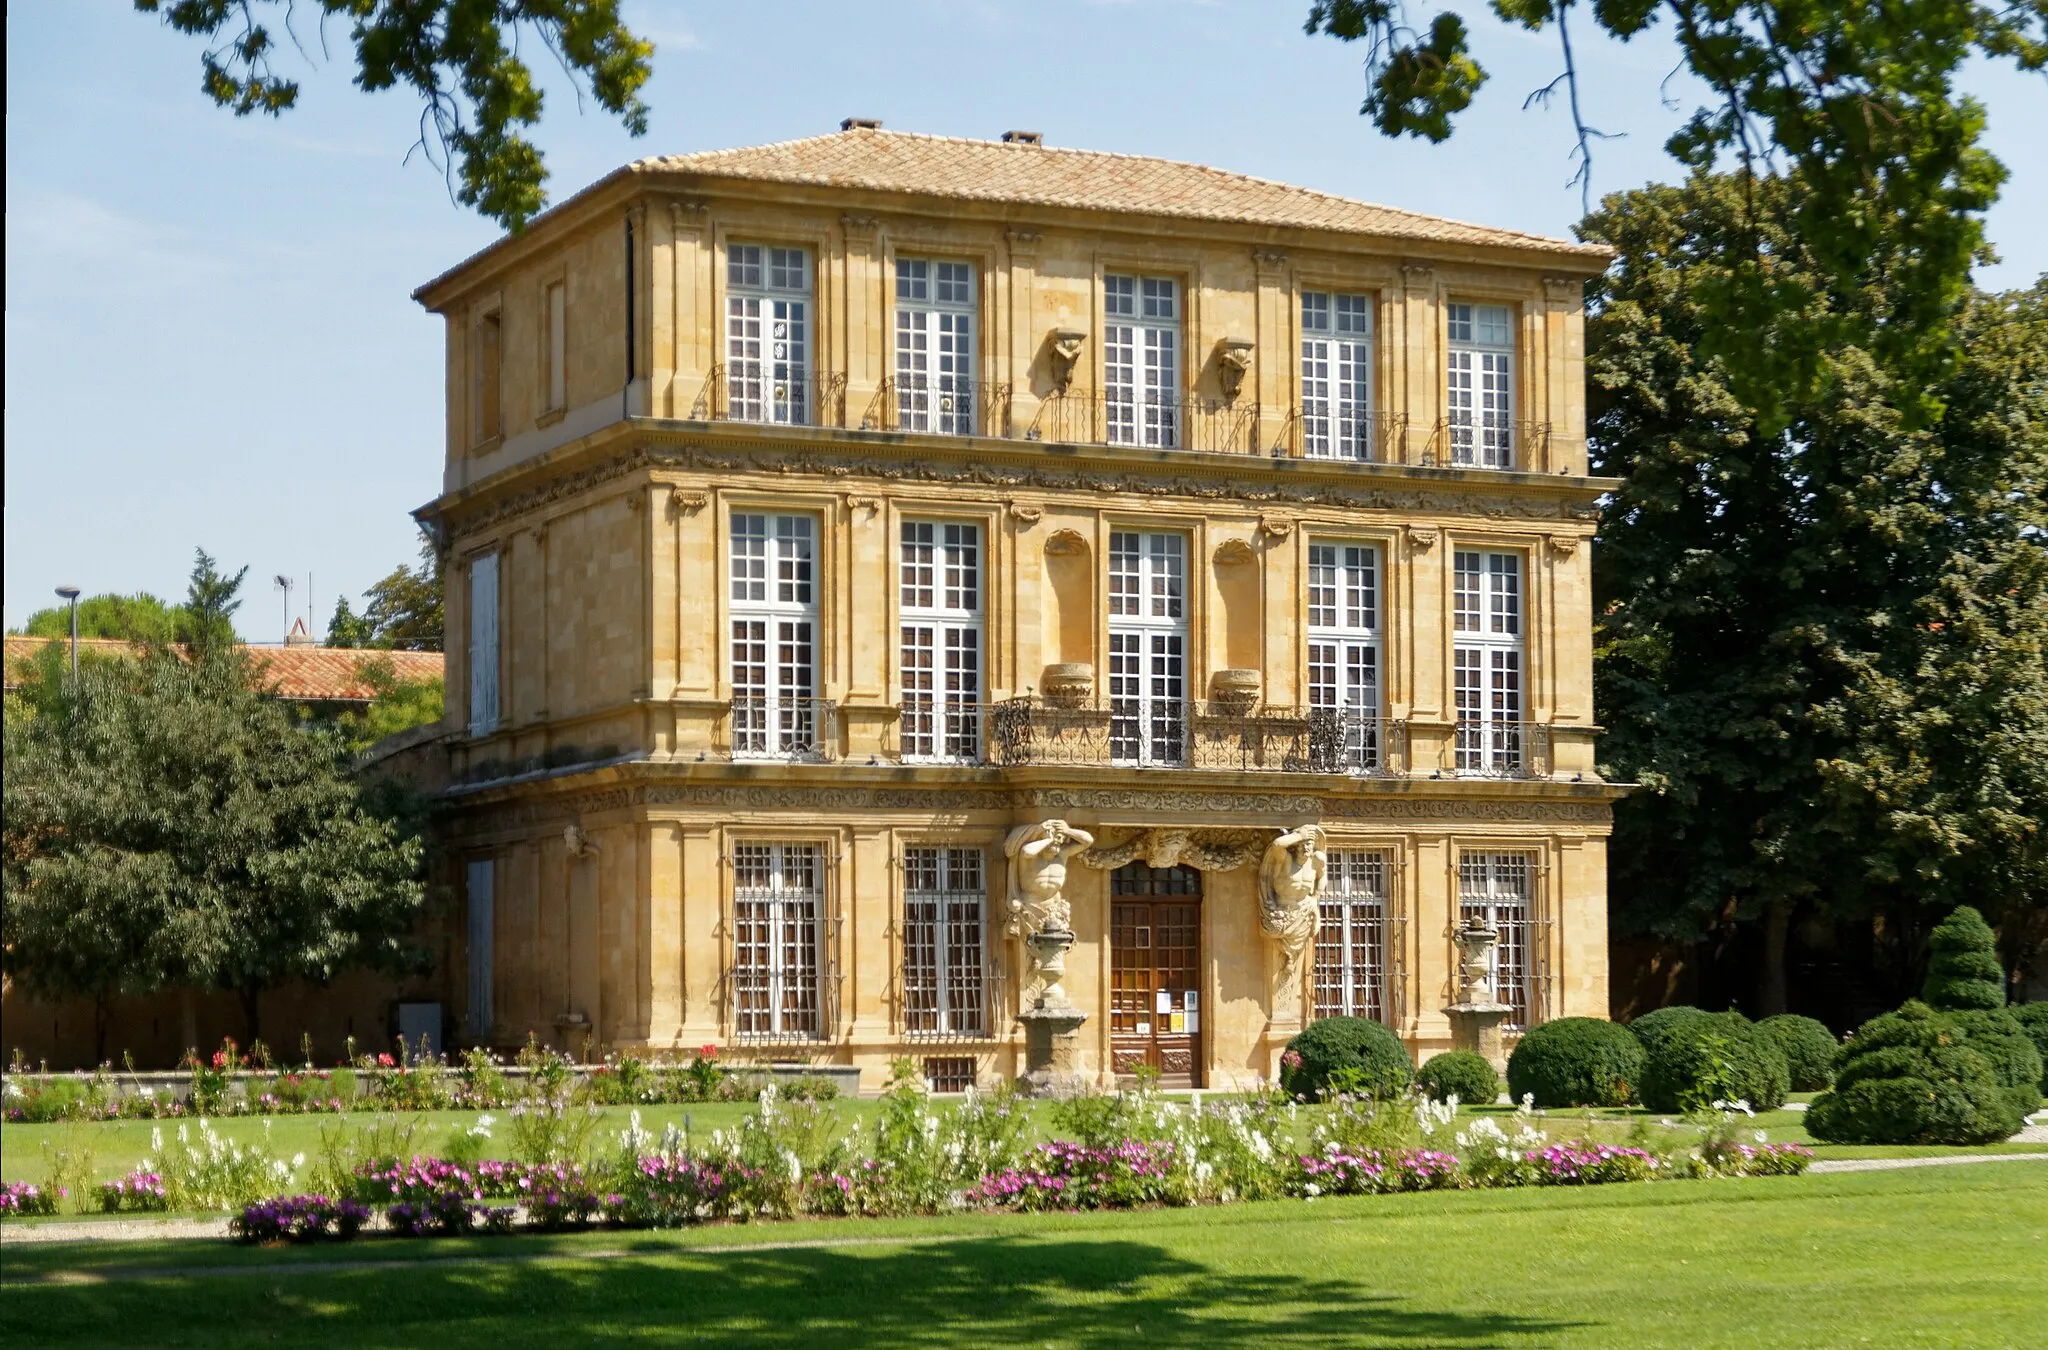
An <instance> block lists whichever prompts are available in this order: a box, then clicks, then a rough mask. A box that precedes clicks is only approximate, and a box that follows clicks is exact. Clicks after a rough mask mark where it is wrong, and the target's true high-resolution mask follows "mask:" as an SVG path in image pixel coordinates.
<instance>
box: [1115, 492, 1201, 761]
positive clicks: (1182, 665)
mask: <svg viewBox="0 0 2048 1350" xmlns="http://www.w3.org/2000/svg"><path fill="white" fill-rule="evenodd" d="M1186 573H1187V540H1186V539H1185V538H1184V537H1182V536H1181V535H1177V534H1144V533H1139V532H1137V531H1125V530H1117V531H1114V532H1112V533H1111V534H1110V536H1109V712H1110V720H1109V753H1110V758H1111V759H1112V760H1115V761H1117V762H1120V763H1125V764H1178V763H1181V762H1182V760H1183V759H1184V758H1185V754H1186V746H1185V742H1186V737H1187V640H1188V620H1187V605H1186V588H1187V576H1186Z"/></svg>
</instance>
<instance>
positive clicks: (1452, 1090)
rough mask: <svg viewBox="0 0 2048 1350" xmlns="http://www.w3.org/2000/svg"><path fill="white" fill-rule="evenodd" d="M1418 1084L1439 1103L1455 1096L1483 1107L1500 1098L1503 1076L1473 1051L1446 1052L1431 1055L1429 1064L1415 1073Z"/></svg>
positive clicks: (1462, 1100) (1482, 1056) (1484, 1058)
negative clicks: (1501, 1078) (1501, 1077)
mask: <svg viewBox="0 0 2048 1350" xmlns="http://www.w3.org/2000/svg"><path fill="white" fill-rule="evenodd" d="M1415 1081H1416V1082H1417V1083H1420V1084H1421V1085H1422V1090H1423V1091H1424V1092H1427V1093H1428V1094H1429V1095H1430V1096H1431V1097H1432V1098H1433V1099H1435V1100H1436V1101H1445V1100H1447V1099H1449V1098H1451V1097H1453V1096H1455V1097H1456V1098H1457V1099H1458V1100H1459V1101H1461V1102H1465V1103H1467V1104H1468V1105H1469V1104H1471V1103H1475V1102H1476V1103H1478V1104H1479V1105H1481V1106H1484V1105H1486V1104H1488V1103H1489V1102H1492V1101H1494V1100H1495V1099H1496V1098H1498V1097H1499V1096H1500V1075H1499V1074H1497V1073H1495V1072H1494V1071H1493V1065H1491V1064H1489V1063H1487V1062H1486V1057H1485V1056H1484V1055H1475V1054H1473V1053H1472V1052H1471V1051H1470V1050H1446V1051H1445V1052H1444V1053H1442V1054H1441V1055H1431V1056H1430V1057H1429V1063H1427V1064H1425V1065H1423V1066H1422V1068H1421V1069H1420V1070H1418V1071H1417V1072H1416V1074H1415Z"/></svg>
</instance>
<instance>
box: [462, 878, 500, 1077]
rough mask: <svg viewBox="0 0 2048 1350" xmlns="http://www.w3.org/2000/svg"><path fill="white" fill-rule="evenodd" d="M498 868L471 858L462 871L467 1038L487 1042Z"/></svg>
mask: <svg viewBox="0 0 2048 1350" xmlns="http://www.w3.org/2000/svg"><path fill="white" fill-rule="evenodd" d="M497 882H498V864H497V863H496V861H495V860H493V859H490V858H472V859H470V861H469V865H468V866H467V867H466V868H465V869H464V875H463V898H464V903H465V904H466V906H467V908H468V911H469V916H468V917H469V929H468V937H469V941H468V944H467V946H468V949H469V1035H470V1038H471V1039H472V1040H479V1041H481V1040H488V1039H489V1038H490V1034H491V1028H492V1026H493V1025H495V1024H496V1022H497V1016H498V1013H497V1007H496V1004H495V1002H494V1000H495V998H496V993H497V990H496V961H497V950H498V949H497V926H498V914H497V910H498V895H497Z"/></svg>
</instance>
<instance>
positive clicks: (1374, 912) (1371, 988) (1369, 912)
mask: <svg viewBox="0 0 2048 1350" xmlns="http://www.w3.org/2000/svg"><path fill="white" fill-rule="evenodd" d="M1389 870H1390V869H1389V867H1388V861H1387V855H1386V854H1384V853H1371V852H1359V851H1355V850H1333V851H1332V852H1331V853H1330V855H1329V872H1328V875H1327V876H1326V877H1325V878H1324V881H1323V898H1322V901H1321V906H1320V907H1321V910H1322V924H1321V926H1320V927H1319V928H1318V929H1317V930H1316V964H1315V1008H1316V1016H1317V1017H1367V1018H1371V1019H1372V1020H1373V1021H1376V1022H1383V1021H1386V1020H1387V1003H1386V987H1387V979H1386V970H1387V963H1386V952H1387V874H1388V872H1389Z"/></svg>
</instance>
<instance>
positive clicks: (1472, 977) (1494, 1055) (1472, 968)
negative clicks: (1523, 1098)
mask: <svg viewBox="0 0 2048 1350" xmlns="http://www.w3.org/2000/svg"><path fill="white" fill-rule="evenodd" d="M1451 940H1452V941H1453V942H1455V943H1456V944H1457V947H1458V1001H1457V1002H1455V1003H1453V1004H1451V1005H1450V1006H1449V1007H1448V1008H1445V1009H1444V1014H1445V1015H1446V1016H1448V1017H1449V1018H1450V1019H1451V1048H1452V1049H1454V1050H1470V1051H1472V1052H1473V1053H1474V1054H1476V1055H1479V1056H1481V1057H1483V1058H1484V1059H1485V1060H1486V1062H1487V1063H1489V1064H1491V1065H1493V1067H1494V1071H1495V1072H1497V1073H1500V1074H1503V1075H1505V1074H1506V1073H1507V1071H1508V1054H1507V1045H1506V1042H1505V1039H1504V1038H1503V1036H1502V1035H1501V1026H1502V1024H1503V1023H1505V1022H1506V1021H1507V1020H1508V1018H1509V1017H1510V1016H1511V1015H1513V1013H1514V1011H1515V1010H1514V1009H1513V1008H1511V1007H1509V1006H1508V1005H1507V1004H1505V1003H1502V1002H1501V1001H1500V999H1499V998H1498V997H1496V996H1495V994H1494V989H1493V950H1494V948H1495V947H1497V946H1499V945H1500V933H1499V932H1498V931H1497V930H1495V929H1493V928H1490V927H1488V926H1487V925H1486V924H1485V923H1483V922H1481V921H1480V920H1479V919H1477V918H1471V919H1467V920H1465V922H1464V924H1463V926H1461V927H1460V928H1459V929H1458V931H1457V932H1455V933H1453V934H1452V935H1451Z"/></svg>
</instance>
